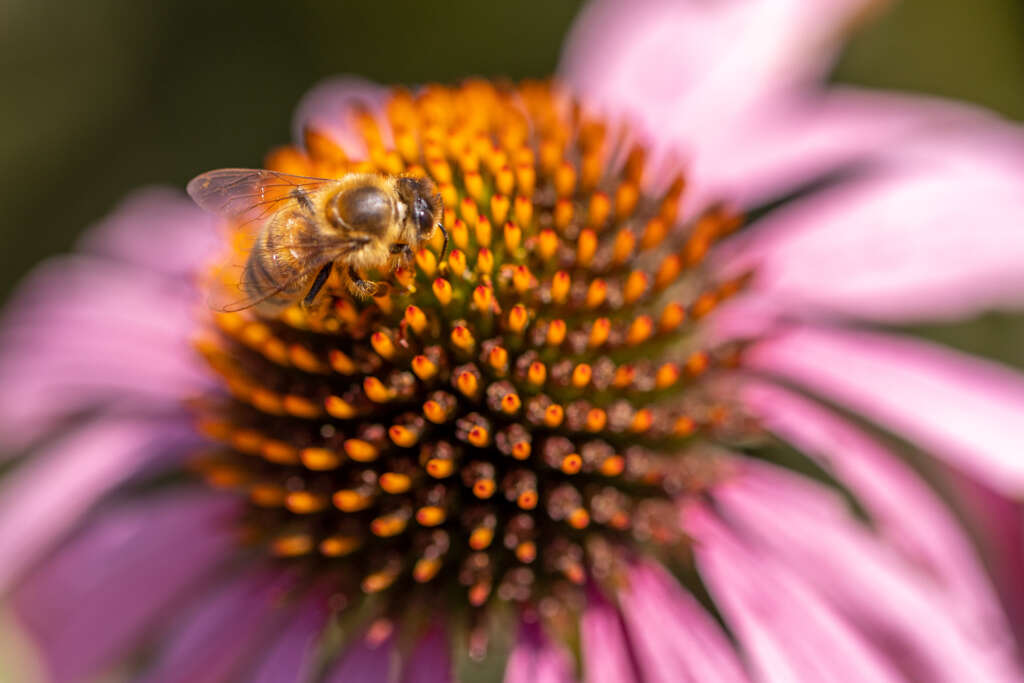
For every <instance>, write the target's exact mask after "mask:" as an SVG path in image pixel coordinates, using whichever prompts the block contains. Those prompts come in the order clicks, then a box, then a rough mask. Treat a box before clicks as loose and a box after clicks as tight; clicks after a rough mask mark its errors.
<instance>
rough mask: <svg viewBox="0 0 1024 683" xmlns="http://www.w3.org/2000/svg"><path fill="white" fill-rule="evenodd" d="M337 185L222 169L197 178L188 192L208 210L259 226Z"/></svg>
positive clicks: (254, 170) (253, 170) (250, 170)
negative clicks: (284, 209) (289, 206)
mask: <svg viewBox="0 0 1024 683" xmlns="http://www.w3.org/2000/svg"><path fill="white" fill-rule="evenodd" d="M333 182H337V181H335V180H330V179H328V178H306V177H303V176H296V175H288V174H287V173H278V172H277V171H267V170H264V169H258V168H222V169H219V170H216V171H209V172H207V173H203V174H202V175H199V176H196V177H195V178H193V179H192V180H191V181H190V182H189V184H188V187H187V188H186V189H187V190H188V194H189V196H190V197H192V199H193V200H195V203H196V204H198V205H199V206H201V207H202V208H204V209H206V210H207V211H209V212H211V213H215V214H217V215H218V216H222V217H224V218H227V219H230V220H232V221H234V222H237V223H238V224H239V225H250V224H253V223H255V224H257V225H258V224H259V223H261V222H263V221H264V220H265V219H267V218H269V217H270V216H272V215H274V212H275V211H277V210H278V209H279V208H280V207H281V206H282V205H283V204H284V203H287V202H295V201H298V199H299V197H301V196H304V195H308V193H310V192H314V191H316V190H318V189H320V188H321V187H323V186H324V185H326V184H329V183H333Z"/></svg>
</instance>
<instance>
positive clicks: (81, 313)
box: [0, 256, 210, 448]
mask: <svg viewBox="0 0 1024 683" xmlns="http://www.w3.org/2000/svg"><path fill="white" fill-rule="evenodd" d="M196 299H197V297H196V296H195V294H194V293H193V292H192V291H191V289H189V288H188V287H186V286H184V285H183V284H182V283H181V282H180V281H176V280H172V279H168V278H167V277H164V276H161V275H159V274H157V273H154V272H151V271H149V270H144V269H140V268H138V267H136V266H130V265H125V264H120V263H116V262H113V261H104V260H102V259H98V258H95V257H86V256H75V257H67V258H61V259H56V260H52V261H50V262H48V263H46V264H44V265H43V266H41V267H40V268H38V269H37V270H36V271H35V272H34V273H33V274H32V276H30V278H29V279H28V280H27V281H26V282H25V283H24V284H23V286H22V288H21V289H20V290H19V292H18V294H17V295H16V296H15V298H14V299H13V301H12V302H11V304H10V305H9V307H8V309H7V311H6V312H5V315H4V319H3V322H2V325H0V376H3V377H4V382H2V383H0V441H3V442H4V443H5V445H7V446H9V447H13V448H20V447H24V446H25V445H27V444H28V443H30V442H31V441H33V440H35V439H36V438H38V437H39V436H41V435H42V434H44V433H46V432H47V431H48V430H50V429H52V428H53V427H54V426H55V425H56V423H57V422H58V421H60V420H61V419H64V418H66V417H69V416H71V415H74V414H75V413H78V412H82V411H86V410H90V409H96V408H97V407H100V406H101V405H102V404H105V403H108V402H111V401H113V402H120V403H121V404H122V405H126V404H127V405H131V406H132V409H133V410H134V411H136V412H142V411H143V410H150V411H153V412H166V411H168V410H174V411H178V410H180V408H179V406H180V402H181V401H182V400H183V399H184V398H187V397H189V396H193V395H195V394H197V393H198V392H200V391H202V390H204V389H205V388H207V387H208V386H209V384H210V378H209V374H208V373H207V372H205V371H204V370H202V369H201V367H200V363H199V359H198V356H197V354H196V353H195V351H194V350H193V349H192V348H191V345H190V343H189V337H190V336H191V335H192V334H193V333H194V331H195V329H196V322H195V320H196V313H197V306H198V305H199V304H198V302H197V300H196Z"/></svg>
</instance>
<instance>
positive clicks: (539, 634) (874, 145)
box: [0, 0, 1024, 683]
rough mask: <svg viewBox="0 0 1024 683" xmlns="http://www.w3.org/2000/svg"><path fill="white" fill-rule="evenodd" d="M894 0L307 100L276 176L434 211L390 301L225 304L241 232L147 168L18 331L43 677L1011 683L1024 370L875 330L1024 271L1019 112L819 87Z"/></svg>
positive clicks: (642, 28)
mask: <svg viewBox="0 0 1024 683" xmlns="http://www.w3.org/2000/svg"><path fill="white" fill-rule="evenodd" d="M867 4H869V3H862V2H857V1H854V0H849V1H848V2H835V3H833V2H828V3H814V4H807V5H806V6H805V5H804V4H801V3H795V2H791V1H788V0H756V1H754V2H750V3H709V2H676V3H654V2H645V3H630V4H628V5H625V4H623V5H619V4H616V3H613V2H606V3H597V4H595V5H594V6H593V7H590V8H588V9H587V10H586V11H585V12H584V13H583V15H582V18H581V20H580V23H579V24H578V26H577V28H576V29H575V30H574V33H573V36H572V38H571V40H570V42H569V44H568V47H567V48H566V55H565V58H564V63H563V68H562V69H561V71H560V73H559V77H558V78H557V79H555V80H552V81H544V82H523V83H511V82H489V81H484V80H469V81H466V82H463V83H460V84H455V85H447V86H446V85H429V86H423V87H415V88H382V87H377V86H371V85H369V84H366V83H362V82H354V81H352V80H348V81H342V82H334V83H328V84H325V85H324V86H322V87H321V88H318V89H317V90H315V91H314V92H313V93H312V94H311V95H310V96H309V97H308V98H307V100H306V101H305V102H304V104H303V105H301V106H300V110H299V115H298V117H297V119H298V125H297V129H298V135H297V141H296V144H294V145H291V146H286V147H282V148H279V149H276V150H273V151H271V153H270V154H269V155H268V156H267V157H266V159H265V167H266V168H268V169H271V170H273V171H277V172H281V173H287V174H292V175H299V176H306V177H316V178H338V177H341V176H343V175H345V174H347V173H350V172H364V173H383V174H389V175H406V176H413V177H429V178H430V179H431V180H432V182H433V183H434V184H435V185H436V187H437V189H438V192H439V193H440V195H441V199H442V202H443V205H444V211H443V216H442V220H443V227H444V232H446V233H447V235H448V236H449V238H450V244H449V247H448V249H447V250H443V236H442V234H441V231H438V232H437V234H435V235H434V236H433V238H432V239H431V240H430V241H428V242H427V243H425V244H424V245H423V248H422V249H419V250H418V251H416V252H415V253H414V254H413V255H412V258H411V259H410V260H409V261H408V263H406V264H405V265H403V266H401V267H399V268H397V269H396V270H393V271H388V270H382V271H380V272H376V273H367V274H366V275H367V276H368V277H372V278H373V279H375V280H378V281H381V282H384V283H386V285H387V286H386V287H382V288H381V289H380V290H379V293H378V294H379V295H378V296H376V297H373V298H368V299H361V298H358V297H353V296H352V295H350V294H349V291H348V288H347V287H346V286H345V283H344V282H342V281H341V280H340V279H338V275H337V274H335V275H333V276H332V277H331V279H329V280H328V281H327V283H326V286H325V287H324V288H323V290H322V291H321V292H320V294H319V296H317V297H316V298H315V299H313V300H312V304H311V305H309V306H303V305H299V304H296V305H294V306H291V307H289V308H287V309H285V310H283V311H274V312H273V313H271V312H270V310H269V308H266V307H261V306H254V307H251V308H248V309H245V310H241V311H237V312H223V311H221V312H218V311H216V310H211V309H210V308H209V307H207V306H206V305H205V304H204V302H205V301H206V300H207V298H208V296H209V294H210V292H211V291H213V290H219V289H222V288H223V286H225V285H226V286H228V287H231V286H235V285H237V284H238V283H237V277H236V278H235V279H234V280H232V279H230V278H229V279H227V280H223V276H224V274H225V273H230V272H231V271H230V269H228V270H226V269H224V267H223V266H224V265H225V264H230V263H238V262H243V261H244V259H245V258H246V256H247V254H248V251H247V250H248V249H250V248H251V244H250V243H248V242H247V241H246V239H244V238H245V237H246V236H251V227H252V226H242V225H239V224H237V223H232V222H230V221H229V222H226V223H221V224H218V222H217V221H216V220H215V219H214V218H213V217H211V216H209V215H207V214H205V213H203V212H202V211H200V210H199V209H198V208H197V207H196V206H194V205H193V204H192V203H191V202H190V201H189V200H188V199H187V198H186V197H184V195H183V194H181V193H179V192H175V193H171V192H167V191H158V190H151V191H148V192H146V193H143V194H140V195H138V196H136V197H134V198H132V199H130V200H129V201H127V202H126V203H125V204H124V205H123V206H122V207H121V208H119V209H118V210H117V211H116V212H115V214H114V216H113V217H112V218H111V219H110V220H109V221H108V222H106V223H105V224H103V225H101V226H99V227H98V228H97V229H96V230H94V231H93V232H92V233H90V236H89V237H87V238H86V241H85V242H84V243H83V245H82V247H81V250H80V252H81V253H79V254H76V255H75V256H73V257H69V258H65V259H61V260H57V261H55V262H54V263H52V264H49V265H47V266H44V267H42V268H41V269H40V270H39V271H38V272H37V274H36V275H34V276H33V277H32V278H31V280H30V282H29V283H28V284H27V285H26V286H25V288H24V289H23V290H22V293H21V294H20V295H19V296H17V297H16V298H15V299H14V300H13V302H12V304H11V306H10V308H9V309H8V312H7V314H6V318H5V320H4V325H3V328H2V337H0V374H2V376H3V379H4V381H3V382H2V383H0V436H2V437H3V439H4V442H5V444H7V445H9V446H10V447H11V450H12V452H13V451H15V450H16V451H17V452H18V453H19V457H17V458H16V459H14V458H12V460H11V462H10V464H5V465H4V467H3V470H2V471H0V475H2V479H0V547H2V548H3V549H4V552H3V554H0V590H3V591H4V595H8V594H9V595H10V596H11V605H12V607H13V611H14V614H15V615H16V616H17V622H18V623H19V624H21V625H22V626H23V627H24V632H25V635H26V636H27V637H26V639H25V640H26V642H29V643H32V644H35V645H36V646H37V647H38V648H39V654H40V659H41V662H42V664H43V665H44V666H45V671H44V672H43V674H42V675H46V676H48V677H49V678H50V679H52V680H57V681H78V680H83V679H86V680H88V679H90V678H91V677H92V678H94V677H96V676H105V677H110V678H111V679H120V678H124V679H131V680H145V681H183V680H185V681H190V682H192V681H210V682H215V681H226V680H248V681H266V682H270V681H273V682H279V681H310V680H326V681H394V680H402V681H406V682H417V683H427V682H440V681H449V680H452V679H453V678H456V679H460V680H466V681H475V680H487V679H493V678H501V677H502V676H504V678H505V679H506V680H507V681H510V682H511V683H524V682H529V683H534V682H535V681H536V682H540V681H545V682H546V681H571V680H576V679H578V678H584V679H586V680H590V681H608V682H612V681H614V682H619V681H659V682H669V681H679V680H699V681H746V680H772V681H793V680H801V681H821V680H844V681H845V680H870V681H880V680H886V681H900V680H913V681H918V680H928V681H932V680H950V681H966V680H986V681H988V680H992V681H995V680H1000V681H1003V680H1005V681H1013V680H1020V678H1021V670H1020V665H1019V661H1018V652H1017V648H1016V643H1015V641H1014V638H1013V630H1014V626H1013V624H1015V623H1016V624H1019V623H1022V622H1021V620H1020V619H1019V618H1018V617H1019V616H1020V615H1021V614H1022V613H1024V611H1022V610H1021V607H1022V606H1024V600H1022V599H1021V594H1020V591H1019V586H1017V585H1016V584H1017V583H1019V581H1017V582H1016V583H1015V580H1017V579H1019V573H1020V563H1019V537H1018V538H1017V539H1016V540H1015V541H1014V542H1013V543H1012V544H1010V543H1006V542H1003V543H1001V544H1000V543H992V541H993V539H999V538H1003V539H1005V538H1009V537H1010V536H1012V535H1013V534H1014V533H1019V530H1020V522H1021V517H1020V510H1019V504H1018V503H1015V502H1013V501H1014V500H1019V496H1020V491H1021V490H1022V486H1024V467H1022V466H1021V460H1020V459H1019V458H1017V457H1016V446H1015V444H1017V443H1019V441H1020V437H1021V436H1022V434H1021V433H1020V429H1021V425H1022V424H1024V422H1022V421H1020V420H1018V419H1016V418H1017V417H1018V416H1019V414H1020V413H1021V412H1022V411H1024V382H1022V381H1021V379H1020V378H1019V376H1017V375H1016V374H1014V373H1013V372H1012V371H1010V370H1007V369H1004V368H999V367H996V366H993V365H992V364H989V363H984V362H983V361H979V360H976V359H971V358H968V357H965V356H962V355H957V354H955V353H954V352H952V351H950V350H947V349H942V348H940V347H936V346H927V345H925V344H923V343H922V342H920V341H917V340H913V339H910V338H906V337H896V336H895V335H892V334H890V333H889V332H884V331H881V330H879V329H878V326H877V324H876V323H878V322H885V323H894V322H902V321H907V320H920V319H924V318H928V317H934V316H936V315H950V314H954V313H955V314H957V315H965V314H969V313H973V312H976V311H978V310H984V309H985V308H988V307H991V306H994V305H1006V304H1007V303H1013V302H1014V301H1019V299H1016V298H1015V297H1016V296H1018V295H1019V292H1020V291H1021V287H1022V285H1024V282H1022V280H1021V277H1020V272H1021V271H1020V269H1019V267H1017V266H1019V263H1020V257H1021V251H1022V249H1024V241H1022V239H1021V236H1022V235H1024V232H1022V231H1021V230H1020V229H1019V228H1020V217H1021V216H1022V215H1024V204H1022V201H1024V199H1022V198H1024V180H1022V179H1024V168H1022V166H1021V163H1020V159H1021V158H1024V156H1021V154H1020V152H1021V150H1022V148H1024V142H1022V140H1024V136H1022V134H1021V132H1020V130H1019V128H1018V127H1015V126H1012V125H1009V124H1006V123H1004V122H1000V121H997V120H994V119H992V118H991V117H988V116H986V115H984V114H981V113H978V112H973V111H966V110H964V109H962V108H958V107H955V106H954V105H951V104H939V103H935V102H922V101H920V100H916V99H912V98H904V97H900V96H892V97H891V98H888V97H881V96H868V95H866V94H862V93H851V92H848V91H839V90H835V89H833V90H829V91H825V92H817V91H815V90H813V88H812V86H813V85H814V80H815V78H816V77H817V76H818V75H819V73H820V71H821V70H822V68H821V60H820V58H821V55H820V54H819V52H820V50H821V49H822V46H823V45H826V44H830V43H828V41H829V40H830V39H833V38H834V37H835V35H836V29H837V27H838V26H845V25H848V23H849V21H850V20H851V18H852V17H853V16H854V15H855V14H856V13H859V12H860V11H862V10H863V9H864V7H865V6H866V5H867ZM797 92H799V93H802V96H801V97H794V94H795V93H797ZM225 165H227V164H225ZM196 170H197V171H199V170H203V169H196ZM222 234H226V236H227V237H228V239H227V241H223V242H221V243H219V244H218V243H217V239H218V236H219V235H222ZM442 252H443V253H442ZM336 270H337V269H336ZM236 275H237V274H236ZM883 276H884V277H883ZM864 322H868V323H871V324H873V325H874V328H873V329H864V327H865V326H864V325H863V323H864ZM900 440H902V442H903V443H900ZM907 444H910V445H913V446H916V447H918V448H921V449H923V450H925V451H927V452H928V453H929V454H932V455H935V456H937V457H938V458H940V459H941V460H931V459H928V458H921V459H920V462H921V463H925V465H926V467H927V468H928V469H929V470H930V472H929V473H930V474H931V475H935V476H936V477H942V476H945V477H947V481H950V480H951V481H953V482H954V484H955V485H956V486H958V487H960V488H959V490H960V492H961V493H963V492H968V493H970V494H971V497H969V498H966V499H967V500H969V501H975V502H976V501H978V500H983V501H984V502H985V503H987V506H976V507H975V508H974V511H975V512H979V511H980V512H986V513H988V514H989V515H990V516H989V517H988V518H987V519H986V518H980V519H981V521H983V522H984V521H989V522H992V523H991V524H988V525H984V524H982V525H979V529H980V530H981V531H982V532H983V534H982V536H981V540H982V542H983V543H986V542H987V543H989V545H988V546H987V547H986V546H983V549H984V550H988V551H991V552H990V555H989V556H990V558H991V559H993V563H992V569H993V576H994V577H995V578H996V579H997V584H996V585H997V586H998V589H997V590H994V589H993V586H992V584H991V583H990V580H989V577H988V576H987V575H986V573H985V571H984V570H983V569H982V564H981V562H980V561H979V559H978V555H977V551H976V549H975V548H974V547H973V546H972V544H971V543H970V541H969V540H968V538H967V536H966V534H965V533H964V531H963V526H962V525H961V523H960V522H959V521H958V520H957V518H956V517H955V516H954V514H953V513H952V511H951V510H950V508H949V506H948V505H947V504H946V502H944V501H943V500H942V499H941V498H940V497H939V496H938V495H937V494H936V493H935V492H934V490H933V489H932V487H930V486H929V485H928V484H926V483H925V480H924V478H922V477H921V476H919V474H918V473H917V472H915V471H914V469H912V468H911V467H909V466H908V465H907V464H906V463H905V462H904V461H903V460H902V459H901V458H900V456H899V455H898V453H899V452H900V448H902V447H904V446H906V445H907ZM943 462H944V463H945V464H942V465H941V466H940V463H943ZM965 475H969V477H968V476H965ZM999 534H1003V536H1002V537H1000V536H999ZM1015 553H1017V554H1015ZM1005 608H1008V609H1009V611H1010V614H1011V616H1012V617H1013V619H1012V620H1008V619H1007V618H1006V615H1005V612H1004V609H1005ZM5 673H6V672H5ZM15 675H18V676H21V678H28V674H27V673H24V672H19V673H17V674H15Z"/></svg>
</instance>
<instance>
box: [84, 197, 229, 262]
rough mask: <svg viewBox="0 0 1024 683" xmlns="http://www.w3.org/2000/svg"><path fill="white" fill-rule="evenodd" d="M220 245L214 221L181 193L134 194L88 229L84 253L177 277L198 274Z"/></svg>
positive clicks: (215, 220) (215, 221) (216, 222)
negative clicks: (100, 221) (101, 220)
mask: <svg viewBox="0 0 1024 683" xmlns="http://www.w3.org/2000/svg"><path fill="white" fill-rule="evenodd" d="M221 246H222V239H221V235H220V232H219V231H218V220H217V219H216V218H215V217H214V216H212V215H211V214H208V213H206V212H205V211H203V210H202V209H200V208H199V207H198V206H196V205H195V203H194V202H193V201H192V200H191V199H189V198H188V196H187V195H186V194H185V193H184V192H182V191H181V190H174V189H171V188H168V187H148V188H143V189H140V190H136V191H135V192H133V193H132V194H130V195H129V196H128V197H126V198H125V199H124V200H122V201H121V203H120V204H119V205H118V206H117V208H115V209H114V211H113V212H112V213H111V214H110V215H109V216H107V217H106V218H105V219H103V222H102V223H100V224H99V225H97V226H95V227H93V228H91V229H90V230H89V231H88V232H87V233H86V235H85V237H84V238H83V239H82V241H81V242H80V243H79V248H80V249H81V250H82V251H85V252H88V253H92V254H98V255H101V256H105V257H107V258H110V259H113V260H115V261H123V262H125V263H130V264H132V265H137V266H141V267H143V268H145V269H146V270H150V271H156V272H158V273H165V274H167V275H173V276H177V277H181V276H191V275H195V273H196V271H197V270H198V269H199V268H200V267H201V266H202V265H203V264H204V263H206V262H207V260H208V259H209V258H210V257H211V256H213V255H215V254H216V253H217V250H218V249H220V248H221Z"/></svg>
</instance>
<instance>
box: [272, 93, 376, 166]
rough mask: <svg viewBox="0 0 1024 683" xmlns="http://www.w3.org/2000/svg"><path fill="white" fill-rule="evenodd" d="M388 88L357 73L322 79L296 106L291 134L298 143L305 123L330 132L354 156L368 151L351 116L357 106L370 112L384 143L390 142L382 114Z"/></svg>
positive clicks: (325, 132) (357, 108)
mask: <svg viewBox="0 0 1024 683" xmlns="http://www.w3.org/2000/svg"><path fill="white" fill-rule="evenodd" d="M389 93H390V89H388V88H386V87H384V86H382V85H378V84H377V83H373V82H372V81H367V80H365V79H362V78H359V77H357V76H337V77H334V78H329V79H327V80H324V81H321V82H320V83H318V84H317V85H315V86H314V87H313V89H312V90H310V91H309V92H308V93H306V94H305V95H304V96H303V98H302V100H300V101H299V106H298V107H297V108H296V109H295V116H294V118H293V119H292V121H293V123H292V135H293V137H294V139H295V141H296V142H297V143H298V144H301V143H302V141H303V134H304V132H305V130H306V128H307V127H311V128H313V129H314V130H316V131H317V132H319V133H323V134H326V135H329V136H331V137H332V138H333V139H334V141H335V142H337V143H338V144H339V145H341V147H342V149H344V150H345V152H346V153H347V154H348V155H349V156H351V157H352V158H355V159H364V158H366V156H367V154H368V150H367V149H366V142H365V140H363V138H362V136H361V135H359V133H358V131H357V129H356V126H355V121H354V117H355V114H356V112H357V111H358V110H363V111H366V112H368V113H369V114H371V115H373V116H374V117H375V118H376V119H377V122H378V126H377V127H378V129H379V131H380V133H381V137H382V139H383V141H384V143H385V144H391V139H390V136H391V127H390V125H388V124H387V119H386V117H385V111H384V102H385V101H386V98H387V96H388V95H389Z"/></svg>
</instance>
